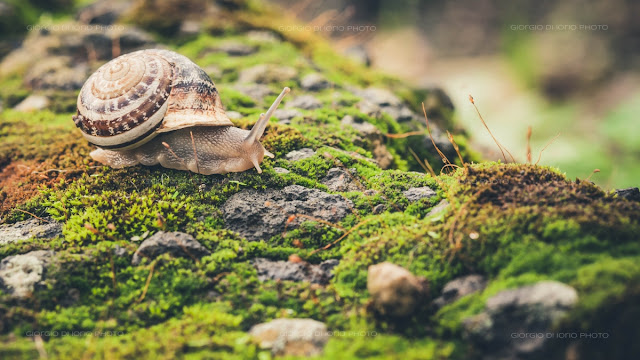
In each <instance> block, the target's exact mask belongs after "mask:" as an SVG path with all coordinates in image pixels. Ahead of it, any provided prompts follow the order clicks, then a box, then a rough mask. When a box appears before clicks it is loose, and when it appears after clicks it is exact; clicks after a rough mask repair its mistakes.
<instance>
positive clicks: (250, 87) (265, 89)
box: [234, 84, 272, 102]
mask: <svg viewBox="0 0 640 360" xmlns="http://www.w3.org/2000/svg"><path fill="white" fill-rule="evenodd" d="M234 89H236V90H238V91H240V92H241V93H243V94H245V95H247V96H248V97H250V98H251V99H252V100H254V101H256V102H261V101H262V100H263V99H264V97H265V96H267V95H269V94H271V93H272V91H271V88H269V86H268V85H265V84H237V85H235V86H234Z"/></svg>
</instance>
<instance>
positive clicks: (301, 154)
mask: <svg viewBox="0 0 640 360" xmlns="http://www.w3.org/2000/svg"><path fill="white" fill-rule="evenodd" d="M315 154H316V152H315V150H313V149H310V148H302V149H300V150H293V151H291V152H289V153H287V154H286V155H285V156H284V158H285V159H287V160H289V161H298V160H302V159H306V158H309V157H312V156H313V155H315Z"/></svg>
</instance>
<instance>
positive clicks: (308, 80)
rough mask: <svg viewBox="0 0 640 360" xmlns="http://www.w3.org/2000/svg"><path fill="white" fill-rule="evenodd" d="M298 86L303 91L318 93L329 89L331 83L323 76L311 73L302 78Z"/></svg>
mask: <svg viewBox="0 0 640 360" xmlns="http://www.w3.org/2000/svg"><path fill="white" fill-rule="evenodd" d="M300 85H301V86H302V88H303V89H305V90H308V91H318V90H324V89H326V88H328V87H330V86H331V83H330V82H329V81H328V80H327V78H325V77H324V75H321V74H318V73H312V74H309V75H306V76H305V77H303V78H302V80H301V81H300Z"/></svg>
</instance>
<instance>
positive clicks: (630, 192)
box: [616, 187, 640, 201]
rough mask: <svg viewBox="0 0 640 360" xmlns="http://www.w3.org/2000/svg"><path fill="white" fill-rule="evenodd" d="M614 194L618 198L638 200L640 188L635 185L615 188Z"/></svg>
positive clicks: (639, 199)
mask: <svg viewBox="0 0 640 360" xmlns="http://www.w3.org/2000/svg"><path fill="white" fill-rule="evenodd" d="M616 195H618V197H619V198H623V199H627V200H631V201H640V190H639V189H638V188H637V187H632V188H627V189H618V190H616Z"/></svg>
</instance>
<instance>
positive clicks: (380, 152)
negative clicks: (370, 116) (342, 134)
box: [341, 115, 394, 169]
mask: <svg viewBox="0 0 640 360" xmlns="http://www.w3.org/2000/svg"><path fill="white" fill-rule="evenodd" d="M341 123H342V124H343V125H347V126H351V127H352V128H353V129H354V130H356V131H357V132H358V133H359V134H360V135H362V139H361V140H356V141H355V144H356V145H358V146H363V147H366V148H369V149H371V152H372V153H373V156H374V158H375V160H376V162H377V163H378V165H379V166H380V167H381V168H383V169H388V168H390V167H392V166H393V165H394V159H393V155H391V153H390V152H389V150H388V149H387V146H386V145H385V144H384V136H383V134H382V132H380V130H378V128H377V127H375V125H373V124H371V123H369V122H366V121H362V120H360V121H358V120H356V119H354V118H353V116H351V115H347V116H345V117H344V118H342V120H341ZM367 142H368V144H367Z"/></svg>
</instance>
